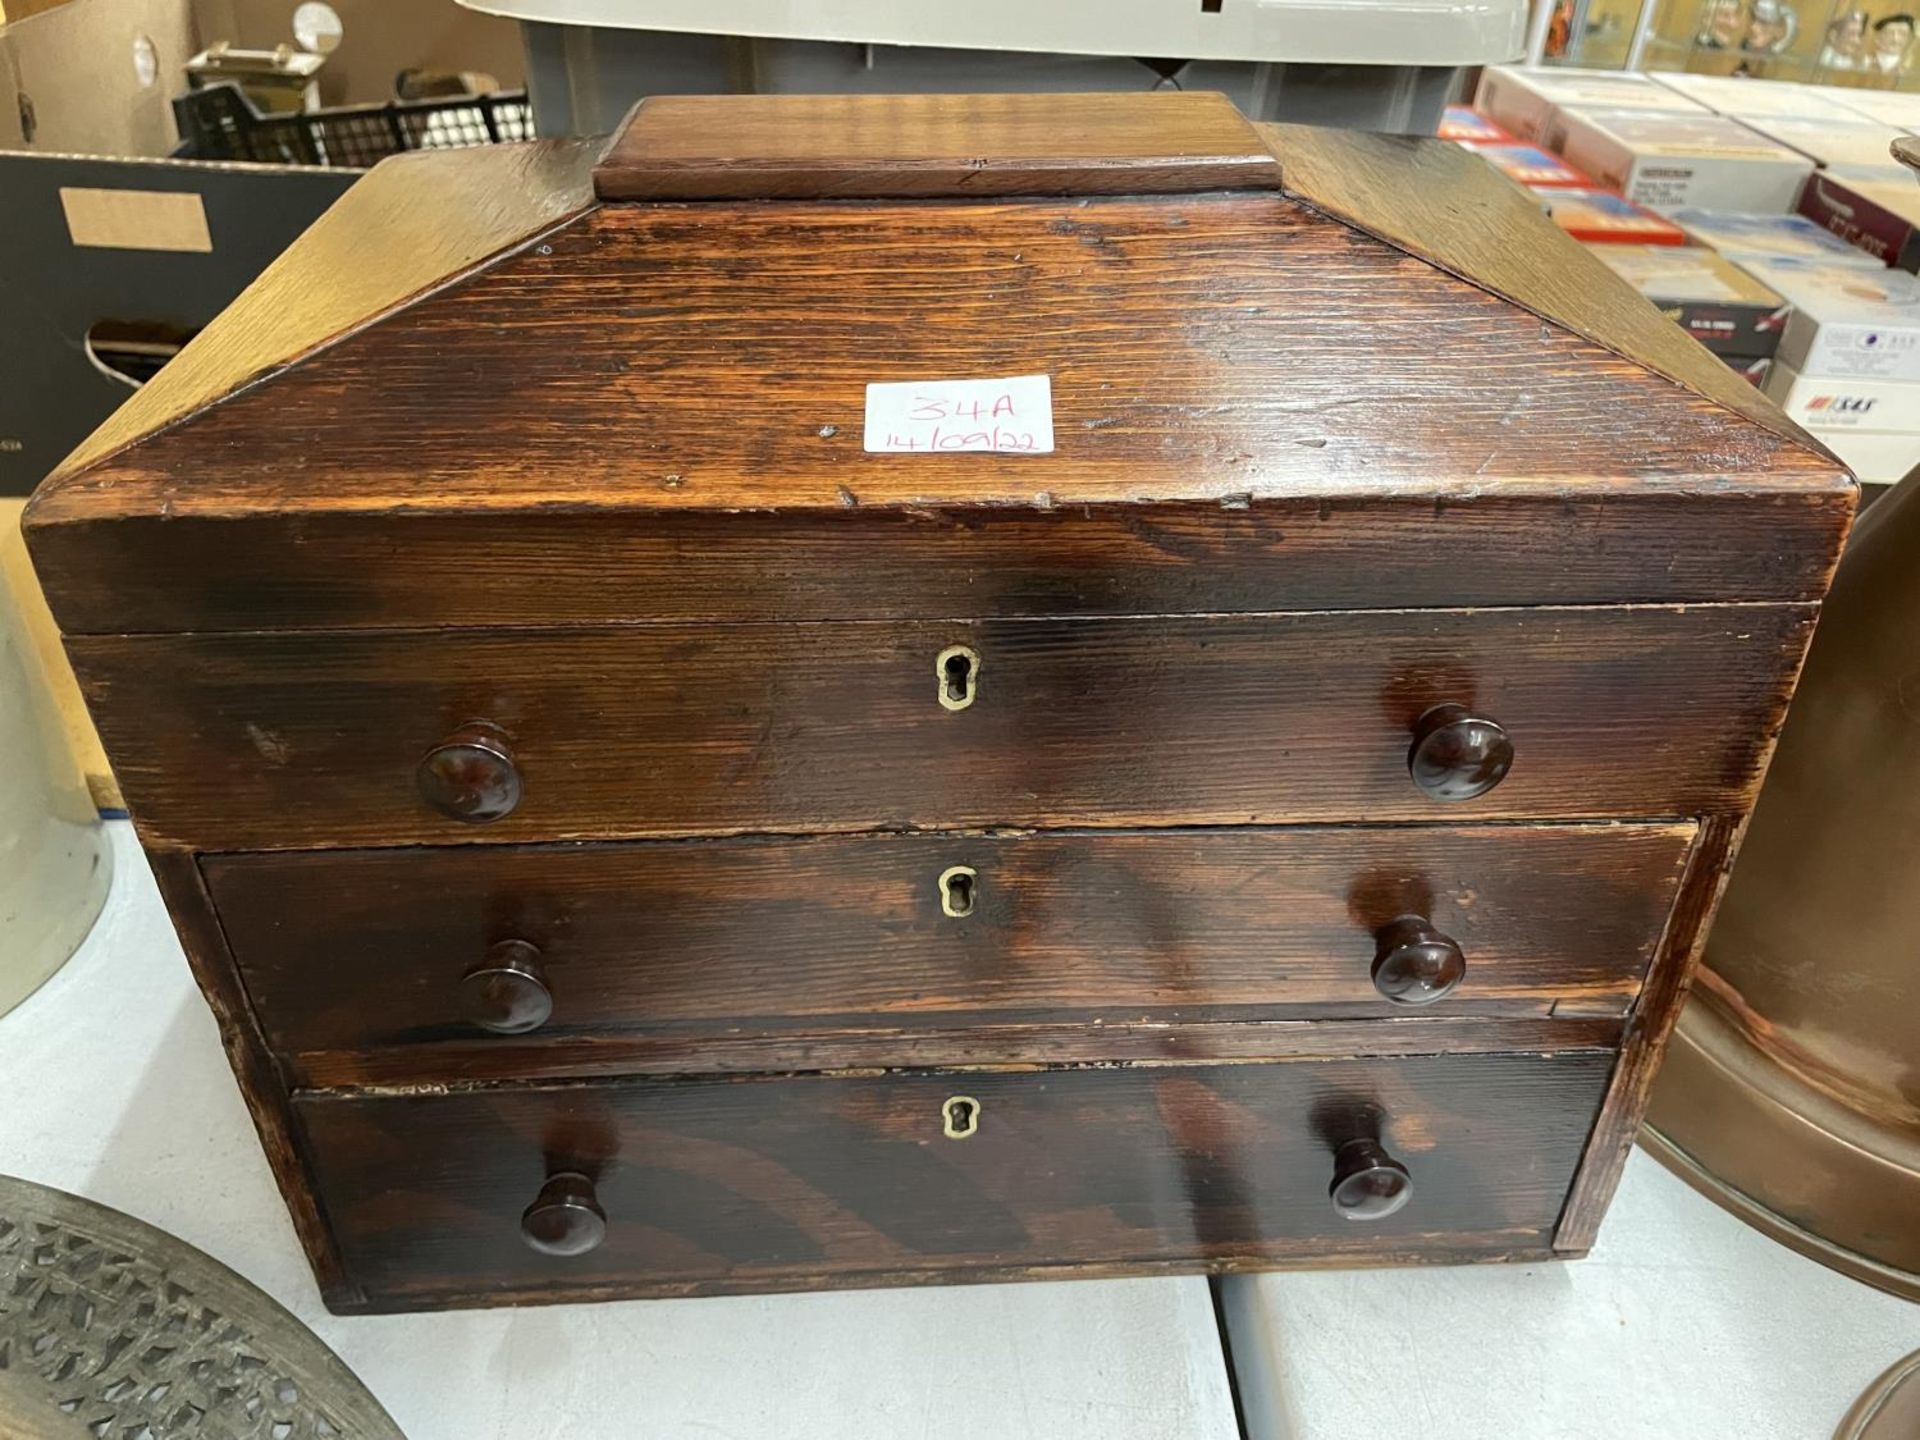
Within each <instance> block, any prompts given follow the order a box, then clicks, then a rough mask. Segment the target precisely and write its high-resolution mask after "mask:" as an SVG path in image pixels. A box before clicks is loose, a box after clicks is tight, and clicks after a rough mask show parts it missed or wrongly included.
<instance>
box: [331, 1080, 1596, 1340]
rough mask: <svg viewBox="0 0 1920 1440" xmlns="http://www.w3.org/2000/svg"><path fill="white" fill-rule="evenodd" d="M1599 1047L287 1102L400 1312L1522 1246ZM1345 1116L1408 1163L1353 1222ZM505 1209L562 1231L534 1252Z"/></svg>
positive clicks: (1549, 1210)
mask: <svg viewBox="0 0 1920 1440" xmlns="http://www.w3.org/2000/svg"><path fill="white" fill-rule="evenodd" d="M1613 1062H1614V1057H1613V1055H1612V1054H1610V1053H1605V1052H1594V1051H1582V1052H1572V1053H1561V1054H1556V1055H1550V1056H1542V1055H1511V1054H1481V1055H1453V1056H1431V1057H1421V1058H1416V1059H1390V1060H1389V1059H1376V1060H1334V1061H1312V1060H1292V1061H1263V1062H1258V1063H1251V1064H1238V1065H1191V1066H1180V1065H1174V1066H1152V1067H1146V1066H1142V1067H1135V1068H1123V1069H1077V1070H1075V1069H1061V1070H1041V1071H1030V1072H1025V1073H1019V1072H1006V1071H1001V1072H987V1071H971V1072H968V1071H954V1072H935V1073H914V1074H904V1073H901V1074H895V1073H889V1074H882V1075H873V1074H847V1075H831V1074H829V1075H816V1076H786V1077H779V1078H770V1077H757V1076H756V1077H748V1078H734V1079H729V1078H710V1079H700V1080H682V1081H648V1082H634V1083H613V1084H597V1085H576V1086H569V1087H555V1088H546V1089H540V1088H502V1089H491V1090H475V1091H467V1092H462V1093H452V1094H440V1095H404V1096H381V1097H351V1096H333V1095H325V1094H308V1095H305V1096H302V1097H301V1098H300V1099H299V1100H298V1101H297V1102H296V1103H297V1106H298V1111H299V1116H300V1120H301V1123H302V1126H303V1128H304V1130H305V1135H306V1140H307V1143H308V1150H309V1156H310V1160H311V1163H312V1166H313V1169H314V1172H315V1175H316V1179H317V1184H318V1188H319V1192H320V1199H321V1202H322V1205H323V1208H324V1211H325V1213H326V1214H327V1215H328V1216H329V1217H330V1219H331V1222H332V1225H333V1227H334V1233H335V1237H336V1240H337V1243H338V1245H339V1248H340V1251H341V1255H342V1259H343V1261H344V1263H345V1266H346V1270H347V1273H348V1277H349V1279H350V1280H351V1281H352V1283H353V1284H354V1285H355V1286H356V1287H357V1288H358V1289H359V1290H360V1291H362V1292H363V1294H364V1296H365V1303H366V1305H367V1307H368V1308H373V1309H396V1308H409V1307H416V1306H429V1305H434V1304H449V1303H490V1302H495V1303H497V1302H501V1301H516V1300H538V1299H566V1298H580V1297H584V1296H586V1295H647V1294H657V1295H665V1294H681V1293H698V1292H703V1291H749V1290H780V1289H810V1288H818V1287H830V1286H834V1285H874V1284H886V1283H893V1282H905V1281H917V1280H936V1281H937V1280H947V1279H952V1280H960V1279H967V1278H1003V1277H1004V1278H1013V1277H1015V1276H1018V1275H1021V1274H1024V1273H1028V1272H1031V1271H1032V1270H1033V1269H1036V1268H1040V1267H1052V1266H1063V1267H1087V1268H1089V1269H1097V1270H1104V1271H1108V1272H1115V1271H1125V1270H1128V1269H1140V1270H1154V1269H1164V1268H1181V1267H1188V1268H1194V1269H1198V1268H1202V1267H1204V1266H1207V1265H1209V1264H1216V1265H1224V1264H1238V1265H1245V1266H1259V1265H1263V1264H1265V1265H1284V1264H1288V1263H1305V1262H1313V1261H1320V1262H1334V1263H1339V1262H1342V1261H1351V1262H1353V1263H1366V1262H1368V1261H1369V1260H1372V1261H1380V1260H1394V1259H1419V1258H1449V1257H1459V1258H1471V1257H1472V1256H1473V1255H1475V1254H1489V1253H1507V1252H1516V1251H1517V1252H1534V1253H1538V1252H1540V1251H1543V1250H1545V1249H1546V1248H1547V1247H1548V1246H1549V1245H1550V1244H1551V1240H1552V1232H1553V1228H1554V1225H1555V1222H1556V1220H1557V1219H1558V1216H1559V1214H1560V1209H1561V1205H1562V1202H1563V1200H1564V1198H1565V1195H1566V1192H1567V1189H1568V1187H1569V1185H1570V1183H1571V1181H1572V1178H1573V1173H1574V1169H1575V1166H1576V1164H1577V1162H1578V1160H1579V1158H1580V1154H1581V1151H1582V1149H1583V1148H1584V1146H1585V1144H1586V1140H1587V1136H1588V1133H1589V1131H1590V1130H1591V1128H1592V1125H1593V1121H1594V1118H1595V1115H1596V1113H1597V1112H1598V1110H1599V1106H1600V1101H1601V1095H1602V1092H1603V1090H1604V1089H1605V1086H1606V1082H1607V1077H1608V1075H1609V1073H1610V1072H1611V1069H1612V1066H1613ZM1365 1140H1375V1141H1377V1142H1378V1145H1379V1150H1380V1152H1384V1157H1390V1158H1391V1160H1392V1161H1394V1162H1397V1163H1398V1164H1400V1165H1403V1166H1404V1167H1405V1179H1406V1181H1407V1182H1410V1183H1409V1185H1408V1188H1409V1189H1410V1196H1409V1198H1408V1199H1407V1200H1406V1202H1405V1203H1404V1204H1403V1205H1401V1206H1400V1208H1398V1209H1396V1210H1393V1211H1392V1213H1390V1214H1384V1215H1377V1216H1374V1217H1373V1218H1366V1219H1358V1220H1356V1219H1354V1218H1349V1216H1348V1215H1346V1214H1343V1213H1341V1211H1340V1210H1338V1209H1336V1207H1335V1205H1334V1204H1333V1203H1332V1201H1331V1200H1330V1198H1329V1194H1328V1189H1329V1185H1330V1183H1331V1182H1332V1181H1333V1180H1334V1178H1335V1169H1336V1156H1337V1155H1338V1156H1340V1157H1341V1158H1343V1159H1344V1160H1345V1161H1346V1163H1347V1165H1348V1167H1349V1169H1350V1170H1352V1171H1353V1172H1355V1173H1354V1174H1353V1176H1352V1178H1351V1179H1350V1181H1349V1191H1350V1193H1349V1196H1348V1198H1349V1199H1350V1200H1352V1199H1359V1200H1361V1201H1363V1202H1365V1203H1362V1204H1361V1206H1360V1208H1361V1209H1362V1210H1370V1209H1380V1208H1385V1206H1386V1203H1387V1202H1386V1200H1385V1198H1384V1197H1386V1196H1387V1195H1388V1194H1389V1193H1390V1192H1392V1191H1393V1190H1394V1189H1395V1188H1396V1186H1398V1185H1399V1184H1400V1179H1399V1176H1398V1174H1397V1172H1395V1171H1393V1170H1392V1168H1391V1167H1390V1166H1389V1165H1388V1164H1387V1161H1386V1159H1385V1158H1383V1156H1382V1155H1381V1154H1379V1153H1374V1154H1369V1152H1368V1151H1367V1148H1366V1146H1365V1145H1360V1144H1350V1143H1348V1142H1355V1141H1365ZM556 1176H560V1177H569V1176H570V1177H577V1178H563V1179H561V1180H559V1181H557V1182H556V1181H555V1179H554V1177H556ZM537 1197H544V1199H543V1203H542V1204H538V1205H536V1203H535V1202H536V1199H537ZM530 1206H531V1207H533V1209H532V1210H531V1212H530V1211H529V1207H530ZM600 1216H604V1224H602V1222H601V1219H600ZM528 1226H531V1228H533V1229H534V1230H535V1231H537V1232H538V1233H539V1234H540V1235H541V1236H543V1237H544V1239H545V1240H546V1242H547V1243H548V1244H549V1245H550V1246H557V1247H558V1248H563V1249H574V1250H578V1251H579V1253H571V1254H554V1253H543V1252H541V1251H540V1250H537V1249H536V1248H535V1247H534V1246H533V1245H532V1244H531V1243H529V1241H528V1238H527V1237H526V1235H525V1234H524V1233H523V1229H524V1228H525V1227H528ZM591 1242H597V1243H591ZM590 1243H591V1248H586V1247H588V1246H589V1244H590Z"/></svg>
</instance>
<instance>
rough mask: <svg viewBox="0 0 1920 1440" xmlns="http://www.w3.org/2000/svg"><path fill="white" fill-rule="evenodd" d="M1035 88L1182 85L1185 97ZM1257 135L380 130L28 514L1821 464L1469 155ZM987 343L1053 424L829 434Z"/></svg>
mask: <svg viewBox="0 0 1920 1440" xmlns="http://www.w3.org/2000/svg"><path fill="white" fill-rule="evenodd" d="M1016 100H1020V106H1018V109H1020V111H1021V113H1033V111H1031V108H1029V102H1031V100H1033V98H1025V96H1023V98H1016ZM1046 100H1048V102H1050V104H1054V106H1060V108H1068V109H1079V108H1089V109H1087V113H1096V115H1108V113H1110V111H1116V109H1123V111H1129V113H1133V115H1135V119H1131V121H1129V125H1131V127H1133V131H1139V132H1146V131H1150V129H1152V125H1154V121H1150V119H1148V117H1152V115H1175V113H1179V115H1188V113H1192V115H1202V113H1204V115H1212V117H1213V119H1210V121H1208V125H1213V123H1215V121H1223V117H1221V115H1219V113H1217V106H1215V100H1213V98H1208V96H1188V98H1187V100H1181V98H1179V96H1062V98H1046ZM1000 102H1002V98H970V100H968V104H970V106H975V108H979V109H981V111H983V113H995V109H996V106H1000ZM1119 102H1125V104H1119ZM712 104H716V106H722V108H726V106H730V104H733V102H712ZM741 104H747V102H741ZM793 104H799V106H801V109H803V111H804V109H810V108H812V106H814V104H818V106H820V113H822V115H828V113H833V111H837V109H839V104H837V102H833V100H831V98H826V100H818V102H804V104H803V102H793ZM902 104H904V102H902ZM916 104H918V102H916ZM950 104H956V102H948V100H941V102H939V106H937V109H939V113H941V115H943V119H941V121H939V123H941V125H952V123H956V121H954V117H952V113H948V111H947V109H945V108H947V106H950ZM1221 104H1223V102H1221ZM914 108H916V106H914V104H908V106H906V109H914ZM749 109H756V106H753V104H749ZM643 113H645V111H643ZM762 113H764V111H762ZM1225 119H1227V121H1233V123H1231V125H1229V123H1225V121H1223V123H1219V127H1217V131H1219V134H1221V136H1223V138H1225V136H1227V132H1229V131H1235V127H1242V125H1244V123H1242V121H1238V117H1235V115H1231V111H1229V115H1227V117H1225ZM1102 125H1104V121H1102ZM1094 129H1098V127H1094ZM1125 129H1127V127H1121V131H1125ZM1173 129H1175V132H1179V134H1188V132H1190V131H1192V127H1190V125H1185V123H1181V125H1175V127H1173ZM1133 131H1129V132H1133ZM987 132H989V134H995V132H996V131H995V129H993V127H987ZM1256 134H1258V132H1256ZM1267 134H1269V136H1271V140H1273V146H1275V148H1277V152H1279V157H1281V163H1279V169H1281V177H1283V190H1273V188H1252V190H1210V192H1204V194H1152V196H1060V198H981V200H970V202H966V204H962V202H956V200H943V202H939V204H918V202H910V200H893V202H885V200H864V202H856V204H816V202H797V200H712V202H707V204H678V202H676V204H618V205H595V204H593V198H591V188H589V165H591V156H589V154H588V152H586V148H582V146H578V144H561V146H497V148H480V150H470V152H453V154H428V156H415V157H407V159H403V161H388V163H384V165H380V167H378V169H376V171H374V173H372V175H371V177H369V179H367V180H363V182H361V184H359V186H355V188H353V190H351V192H349V194H348V198H346V200H344V202H342V204H340V205H338V207H336V209H334V211H330V213H328V215H326V217H324V219H323V221H321V223H319V225H315V227H313V230H309V234H307V236H303V238H301V240H300V242H298V244H296V246H294V248H292V250H288V253H286V255H282V259H280V261H278V263H275V265H273V267H271V269H269V271H267V273H265V275H263V276H261V278H259V280H257V282H255V284H253V286H252V288H250V290H248V292H246V294H244V296H242V298H240V300H238V301H236V303H234V305H232V307H230V309H228V311H227V313H225V315H223V317H221V319H219V321H215V324H213V326H209V328H207V330H205V332H204V334H202V336H200V338H198V340H196V342H194V344H192V346H188V348H186V349H184V351H182V355H180V357H179V359H177V361H175V363H173V365H169V367H167V369H165V371H163V372H161V374H159V376H157V378H156V380H154V382H152V384H150V386H146V388H144V390H142V392H140V394H138V396H136V397H134V399H132V401H131V403H129V405H127V407H123V411H121V413H119V415H115V417H113V419H111V420H109V422H108V424H106V426H104V428H102V430H100V432H98V434H96V436H94V438H90V440H88V442H86V444H84V445H83V447H81V449H79V451H77V453H75V455H73V457H71V459H69V461H67V463H65V465H63V467H61V468H60V470H58V472H56V474H54V476H52V478H50V480H48V482H46V484H44V486H42V490H40V493H38V495H36V499H35V505H33V509H31V511H29V528H48V526H54V524H65V522H108V520H117V518H132V516H171V518H184V516H207V518H217V516H257V515H288V513H336V515H344V513H378V511H394V513H409V515H422V513H440V515H449V513H468V515H474V513H503V511H538V509H553V507H568V509H595V511H622V513H668V511H672V513H687V511H708V513H733V511H743V509H755V511H839V509H851V507H860V509H870V507H900V509H929V507H931V509H941V507H958V509H979V507H1006V509H1041V511H1046V509H1062V507H1071V505H1100V503H1129V505H1140V503H1235V505H1244V503H1258V501H1263V499H1279V497H1288V495H1292V497H1300V495H1313V497H1319V495H1338V493H1371V495H1380V493H1386V495H1407V493H1415V495H1434V497H1471V495H1488V493H1501V492H1511V493H1569V495H1571V493H1594V492H1601V490H1605V492H1607V493H1626V492H1636V490H1638V492H1653V490H1665V492H1674V493H1693V492H1713V493H1732V492H1768V493H1793V492H1797V493H1828V495H1841V493H1845V492H1849V490H1851V482H1849V480H1847V476H1845V472H1843V468H1841V467H1839V463H1837V461H1834V459H1832V457H1830V455H1826V453H1824V451H1822V449H1820V447H1818V445H1814V444H1812V442H1811V440H1809V438H1807V436H1805V434H1803V432H1799V430H1797V428H1795V426H1793V424H1789V422H1788V420H1786V417H1782V415H1780V413H1778V411H1776V409H1774V407H1772V405H1768V403H1766V401H1764V397H1761V396H1759V394H1755V392H1753V390H1751V388H1749V386H1745V382H1741V380H1740V378H1738V376H1734V374H1730V372H1728V371H1726V369H1724V367H1722V365H1720V363H1718V361H1715V359H1713V357H1711V355H1707V351H1705V349H1701V348H1699V346H1695V344H1693V342H1692V340H1688V338H1686V336H1684V334H1682V332H1678V330H1676V328H1674V326H1672V324H1668V323H1667V321H1663V319H1661V317H1659V315H1657V311H1655V309H1653V307H1651V305H1647V303H1645V301H1644V300H1642V298H1640V296H1636V294H1634V292H1632V290H1630V288H1628V286H1626V284H1624V282H1622V280H1620V278H1619V276H1615V275H1613V273H1611V271H1607V269H1605V267H1603V265H1599V263H1597V261H1594V259H1592V257H1590V255H1586V253H1584V252H1582V250H1580V246H1576V244H1572V242H1569V240H1567V238H1565V236H1563V234H1561V232H1559V230H1557V228H1555V227H1551V223H1549V221H1546V219H1544V217H1540V215H1538V213H1536V211H1534V209H1532V207H1530V205H1528V204H1526V202H1524V198H1523V196H1519V194H1517V192H1513V188H1511V186H1507V184H1505V180H1501V179H1500V177H1498V175H1494V173H1492V171H1490V169H1488V167H1486V165H1482V163H1480V161H1478V159H1475V157H1471V156H1465V154H1463V152H1459V150H1457V148H1453V146H1446V144H1438V142H1417V140H1390V138H1382V136H1365V134H1354V132H1336V131H1300V129H1292V127H1273V129H1271V131H1269V132H1267ZM1260 138H1261V142H1263V144H1265V136H1260ZM1213 148H1215V146H1212V144H1208V146H1190V144H1187V142H1185V140H1183V142H1179V144H1167V146H1160V150H1164V152H1167V154H1173V152H1198V150H1213ZM948 150H950V146H948ZM1148 150H1154V146H1148V144H1144V142H1142V144H1135V146H1133V152H1135V154H1146V152H1148ZM1119 152H1121V146H1114V154H1119ZM1263 154H1265V156H1267V157H1265V159H1263V161H1261V165H1267V167H1269V171H1267V173H1269V175H1271V165H1273V156H1271V154H1267V152H1263ZM1242 159H1244V157H1242ZM1238 163H1240V161H1235V165H1238ZM701 173H705V175H716V173H718V171H701ZM1029 180H1031V175H1029ZM1008 374H1050V376H1052V392H1054V428H1056V434H1058V438H1060V440H1058V444H1056V449H1054V453H1052V455H1046V457H1033V455H939V457H914V455H885V453H864V451H862V438H860V422H862V396H864V388H866V384H868V382H883V380H925V378H966V376H977V378H985V376H1008Z"/></svg>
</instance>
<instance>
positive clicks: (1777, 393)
mask: <svg viewBox="0 0 1920 1440" xmlns="http://www.w3.org/2000/svg"><path fill="white" fill-rule="evenodd" d="M1764 388H1765V390H1766V392H1767V398H1768V399H1770V400H1772V401H1773V403H1774V404H1776V405H1778V406H1779V407H1780V408H1781V409H1782V410H1784V411H1786V412H1787V416H1788V418H1790V419H1791V420H1792V421H1793V422H1794V423H1795V424H1796V425H1801V426H1804V427H1805V428H1806V429H1808V430H1811V431H1813V432H1814V433H1815V434H1817V435H1823V434H1825V433H1827V432H1828V431H1833V430H1871V431H1874V432H1875V433H1878V434H1883V435H1885V434H1902V435H1920V383H1915V382H1913V381H1911V380H1849V379H1845V378H1843V377H1835V376H1819V375H1814V376H1808V375H1802V374H1801V373H1800V372H1799V371H1798V370H1795V369H1794V368H1793V367H1792V366H1790V365H1780V366H1776V367H1775V369H1774V372H1773V374H1772V375H1771V376H1769V377H1768V380H1767V383H1766V385H1765V387H1764ZM1916 458H1920V456H1917V457H1916Z"/></svg>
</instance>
